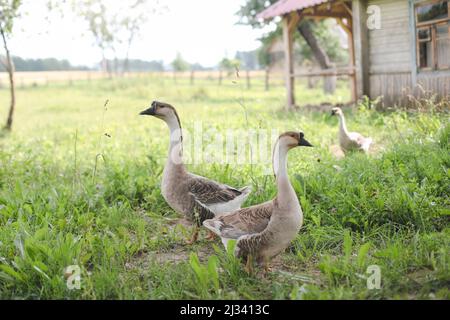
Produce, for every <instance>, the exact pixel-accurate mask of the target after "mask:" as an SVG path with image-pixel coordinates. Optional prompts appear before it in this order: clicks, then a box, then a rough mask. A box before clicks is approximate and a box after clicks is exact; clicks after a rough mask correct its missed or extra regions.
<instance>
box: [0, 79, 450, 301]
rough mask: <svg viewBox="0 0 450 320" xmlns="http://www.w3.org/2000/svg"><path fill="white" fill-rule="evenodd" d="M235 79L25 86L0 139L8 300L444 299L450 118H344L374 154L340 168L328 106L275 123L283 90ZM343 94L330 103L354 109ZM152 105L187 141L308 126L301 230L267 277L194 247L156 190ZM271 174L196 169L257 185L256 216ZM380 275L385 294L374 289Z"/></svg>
mask: <svg viewBox="0 0 450 320" xmlns="http://www.w3.org/2000/svg"><path fill="white" fill-rule="evenodd" d="M235 80H236V81H235V83H233V82H231V81H230V82H228V81H224V84H223V85H222V86H221V87H220V88H219V87H218V86H217V83H216V82H215V81H210V80H208V79H201V78H199V79H198V80H197V81H196V82H195V86H192V85H191V84H190V83H189V79H188V78H182V77H179V79H178V82H177V84H174V83H173V80H172V79H171V77H161V76H159V75H158V77H157V76H152V75H146V76H141V77H139V78H138V77H136V78H134V77H130V78H126V79H125V78H121V79H103V80H91V81H90V82H87V81H74V82H73V84H72V85H71V86H69V85H68V84H67V83H66V82H63V83H50V84H49V85H48V86H43V87H41V86H38V87H29V88H20V89H18V92H17V94H18V97H20V99H18V106H17V110H19V112H18V113H17V118H16V120H17V126H16V128H15V129H16V130H15V131H14V132H12V133H11V134H9V135H5V136H3V137H1V138H0V298H1V299H9V298H16V299H193V298H207V299H399V298H408V299H419V298H420V299H449V298H450V292H449V290H448V283H449V279H450V272H449V255H448V247H449V246H450V229H449V228H448V217H449V214H450V212H449V210H448V208H449V205H450V202H449V194H450V190H449V186H450V181H449V180H450V170H449V167H450V152H449V135H450V134H449V132H450V125H449V124H448V115H447V114H441V113H437V112H436V111H432V112H428V113H417V112H415V113H407V112H405V111H393V112H390V113H379V112H375V111H374V110H373V109H370V108H368V107H364V106H361V107H360V108H355V109H353V110H348V111H346V117H347V125H348V126H349V128H351V129H352V130H355V131H359V132H361V133H363V134H365V135H368V136H371V137H372V138H374V141H375V143H374V150H373V154H371V155H369V156H365V155H360V154H352V155H349V156H348V157H346V158H344V159H341V160H337V159H335V158H334V157H333V155H332V154H331V152H330V149H329V147H330V145H334V144H337V122H336V119H335V118H331V117H330V116H329V112H328V111H327V112H319V111H317V112H315V111H311V112H306V111H305V112H293V113H284V112H280V111H279V110H280V109H281V106H282V105H283V103H284V88H283V87H282V86H281V85H280V86H273V87H272V88H271V90H270V91H268V92H266V91H264V83H263V81H262V80H255V81H254V82H252V87H251V89H249V90H246V89H245V88H246V86H245V80H241V79H239V78H238V79H235ZM252 81H253V80H252ZM297 85H298V90H296V92H297V94H298V96H297V99H298V100H299V101H302V102H304V103H305V104H309V103H318V102H320V101H321V100H322V101H323V99H324V96H323V95H321V93H320V89H318V90H316V91H315V90H306V84H304V83H301V82H297ZM346 86H347V84H346V83H338V90H337V96H336V97H332V99H335V100H333V101H334V102H339V101H340V100H339V99H344V100H347V99H348V97H349V95H348V90H347V87H346ZM149 95H150V96H149ZM339 96H341V97H339ZM154 97H159V98H160V99H162V100H163V101H167V102H171V103H173V105H175V106H176V107H177V109H178V112H179V115H180V118H181V120H182V122H183V127H184V128H185V130H192V128H193V127H194V124H195V121H202V123H203V125H204V126H205V127H206V125H205V124H208V126H213V127H214V128H216V129H217V130H218V131H219V132H225V131H226V130H227V129H242V128H246V127H249V128H264V129H272V128H276V129H277V130H278V131H280V132H281V131H286V130H294V129H295V130H297V129H298V130H302V131H304V132H305V134H306V136H307V138H308V140H310V141H311V143H313V144H314V145H315V148H308V149H306V148H299V149H295V150H292V151H291V152H290V154H289V175H290V177H291V181H292V184H293V186H294V189H295V191H296V193H297V195H298V197H299V199H300V202H301V204H302V208H303V213H304V224H303V227H302V229H301V231H300V232H299V234H298V236H297V238H296V239H295V240H294V241H293V242H292V245H291V246H290V248H289V249H288V250H286V252H284V253H283V254H281V256H280V257H278V258H277V259H276V260H275V261H274V265H273V268H274V270H273V271H272V272H270V273H269V274H268V275H267V277H265V278H261V275H260V274H258V275H256V276H249V275H247V274H246V273H245V272H244V271H243V268H242V262H241V261H239V260H238V259H236V258H235V257H234V255H233V252H234V247H233V246H235V242H232V241H231V242H230V243H229V245H230V248H228V249H229V250H225V249H224V248H223V246H222V244H221V243H220V242H219V241H217V242H215V243H211V242H207V241H205V240H203V238H204V237H203V236H204V235H201V236H200V241H199V243H197V244H195V245H193V246H186V245H185V238H186V237H187V230H186V228H182V227H181V226H179V220H178V218H179V215H178V214H176V213H175V212H174V211H173V210H172V209H170V208H169V207H168V206H167V204H166V203H165V201H164V199H163V197H162V195H161V188H160V182H161V174H162V168H163V165H164V162H165V160H166V152H167V143H168V131H167V128H166V126H165V125H164V124H163V123H162V122H161V121H159V120H157V119H151V118H148V117H147V118H145V117H139V116H138V113H139V112H140V111H142V110H143V109H145V106H146V105H148V103H149V101H151V100H152V99H153V98H154ZM106 99H109V103H108V105H107V110H106V111H105V109H104V103H105V100H106ZM238 99H239V100H238ZM7 101H8V91H7V89H5V88H3V89H0V105H2V104H4V103H6V102H7ZM240 102H241V103H242V104H243V105H244V106H245V109H246V113H244V112H243V111H242V106H241V104H240ZM366 104H367V103H366ZM0 122H1V119H0ZM296 128H297V129H296ZM105 133H107V134H108V135H105ZM98 154H102V155H103V157H98V156H97V155H98ZM96 159H98V161H97V168H96V170H95V175H94V166H95V163H96ZM318 160H320V161H318ZM267 166H269V164H255V165H253V166H251V165H249V164H244V165H238V164H230V165H226V164H204V163H202V164H199V165H194V164H192V165H189V166H188V167H189V169H190V170H191V171H192V172H195V173H197V174H200V175H205V176H207V177H210V178H212V179H216V180H218V181H221V182H223V183H227V184H229V185H233V186H239V187H240V186H244V185H248V184H251V187H252V189H253V192H252V193H251V195H250V196H249V198H248V200H247V202H246V203H245V206H250V205H253V204H257V203H261V202H263V201H267V200H268V199H271V198H273V197H274V196H275V194H276V187H275V183H274V181H273V178H272V176H271V175H266V174H265V171H264V169H265V168H266V167H267ZM336 166H338V167H339V170H336ZM203 232H204V231H203ZM210 257H214V258H210ZM70 265H78V266H80V269H81V289H80V290H76V289H75V290H69V289H68V288H67V285H66V278H65V273H64V272H65V270H66V268H67V267H68V266H70ZM372 265H376V266H379V267H380V270H381V289H379V290H369V289H368V288H367V278H368V276H369V273H367V270H368V267H369V266H372Z"/></svg>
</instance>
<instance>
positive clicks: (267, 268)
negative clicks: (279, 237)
mask: <svg viewBox="0 0 450 320" xmlns="http://www.w3.org/2000/svg"><path fill="white" fill-rule="evenodd" d="M271 271H272V268H271V267H270V263H269V259H267V258H265V259H264V276H265V277H266V276H267V274H268V273H269V272H271Z"/></svg>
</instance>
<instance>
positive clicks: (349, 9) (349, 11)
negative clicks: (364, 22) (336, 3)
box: [340, 2, 353, 16]
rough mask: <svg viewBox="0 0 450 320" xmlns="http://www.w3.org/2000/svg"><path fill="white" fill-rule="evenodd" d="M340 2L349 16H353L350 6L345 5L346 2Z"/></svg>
mask: <svg viewBox="0 0 450 320" xmlns="http://www.w3.org/2000/svg"><path fill="white" fill-rule="evenodd" d="M340 4H341V6H342V7H343V8H344V9H345V11H347V13H348V14H349V15H350V16H353V11H352V8H350V7H349V6H348V5H347V3H345V2H341V3H340Z"/></svg>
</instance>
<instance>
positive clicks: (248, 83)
mask: <svg viewBox="0 0 450 320" xmlns="http://www.w3.org/2000/svg"><path fill="white" fill-rule="evenodd" d="M245 78H246V80H247V89H250V88H251V84H250V71H248V70H245Z"/></svg>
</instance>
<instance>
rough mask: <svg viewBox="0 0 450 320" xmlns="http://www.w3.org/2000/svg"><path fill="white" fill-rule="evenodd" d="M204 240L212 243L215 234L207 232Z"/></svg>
mask: <svg viewBox="0 0 450 320" xmlns="http://www.w3.org/2000/svg"><path fill="white" fill-rule="evenodd" d="M205 239H206V240H208V241H214V240H215V239H216V234H215V233H214V232H212V231H209V232H208V235H207V236H206V237H205Z"/></svg>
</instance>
